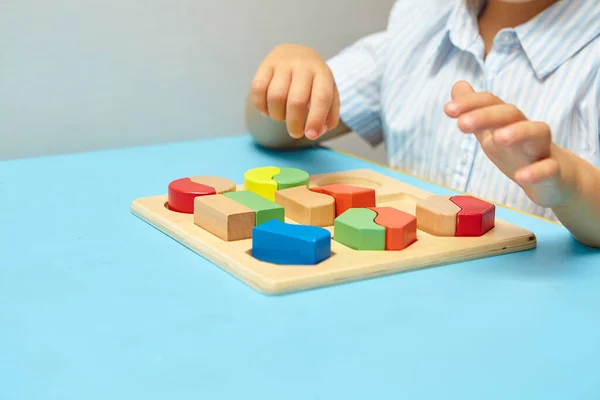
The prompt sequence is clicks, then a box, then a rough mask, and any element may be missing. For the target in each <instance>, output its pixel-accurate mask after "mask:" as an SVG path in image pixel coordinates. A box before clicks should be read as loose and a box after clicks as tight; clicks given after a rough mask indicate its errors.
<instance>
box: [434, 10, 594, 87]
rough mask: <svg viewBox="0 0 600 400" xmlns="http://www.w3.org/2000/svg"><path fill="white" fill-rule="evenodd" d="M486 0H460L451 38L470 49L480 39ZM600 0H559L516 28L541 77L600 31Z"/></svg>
mask: <svg viewBox="0 0 600 400" xmlns="http://www.w3.org/2000/svg"><path fill="white" fill-rule="evenodd" d="M485 3H486V0H458V1H457V3H456V5H455V6H454V7H453V8H452V9H451V10H450V14H449V16H448V19H447V22H446V30H447V35H448V36H447V37H448V39H449V40H450V42H451V43H452V44H453V45H454V46H456V47H458V48H460V49H461V50H464V51H467V50H469V49H470V48H471V46H472V45H473V44H474V43H476V42H477V41H478V40H479V26H478V23H477V16H478V14H479V12H480V11H481V9H482V8H483V6H485ZM599 20H600V1H596V0H587V1H583V0H571V1H569V0H559V1H558V2H556V3H554V4H553V5H552V6H550V7H548V8H547V9H546V10H544V11H543V12H542V13H540V14H539V15H537V16H536V17H535V18H533V19H532V20H531V21H528V22H526V23H525V24H523V25H519V26H517V27H516V28H515V29H514V31H515V32H516V35H517V38H518V40H519V41H520V44H521V47H522V48H523V51H524V52H525V54H526V56H527V58H528V59H529V62H530V64H531V67H532V68H533V70H534V72H535V74H536V76H537V78H538V79H544V78H545V77H547V76H548V75H549V74H551V73H552V72H554V71H555V70H556V69H557V68H558V67H560V66H561V65H562V64H563V63H564V62H566V61H567V60H569V59H570V58H571V57H573V56H574V55H575V54H576V53H577V52H579V51H580V50H581V49H583V48H584V47H585V46H586V45H587V44H589V43H590V42H591V41H592V40H593V39H595V38H596V37H598V36H599V35H600V23H598V21H599Z"/></svg>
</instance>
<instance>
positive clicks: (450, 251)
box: [131, 170, 536, 294]
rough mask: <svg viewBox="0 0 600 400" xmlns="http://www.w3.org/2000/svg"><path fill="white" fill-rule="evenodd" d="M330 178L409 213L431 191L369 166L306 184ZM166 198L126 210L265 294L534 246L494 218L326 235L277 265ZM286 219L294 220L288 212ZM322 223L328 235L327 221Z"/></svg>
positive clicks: (528, 236) (142, 201)
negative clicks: (366, 246) (388, 246)
mask: <svg viewBox="0 0 600 400" xmlns="http://www.w3.org/2000/svg"><path fill="white" fill-rule="evenodd" d="M333 183H340V184H347V185H356V186H363V187H370V188H373V189H375V193H376V198H377V206H390V207H395V208H397V209H400V210H402V211H405V212H408V213H410V214H413V215H415V209H416V204H417V202H418V201H419V200H421V199H424V198H425V197H427V196H430V195H431V193H429V192H426V191H423V190H421V189H418V188H416V187H413V186H411V185H408V184H405V183H402V182H400V181H397V180H395V179H392V178H390V177H388V176H385V175H382V174H379V173H377V172H374V171H371V170H352V171H344V172H336V173H329V174H320V175H313V176H311V177H310V181H309V187H313V186H323V185H328V184H333ZM242 189H243V185H239V186H238V190H242ZM166 202H167V195H166V194H165V195H158V196H152V197H145V198H140V199H137V200H135V201H133V203H132V205H131V210H132V212H133V213H134V214H135V215H137V216H138V217H139V218H141V219H142V220H144V221H146V222H148V223H149V224H151V225H152V226H154V227H155V228H157V229H159V230H160V231H162V232H164V233H165V234H167V235H168V236H170V237H172V238H173V239H175V240H177V241H178V242H180V243H181V244H183V245H185V246H187V247H188V248H190V249H191V250H193V251H195V252H196V253H198V254H200V255H201V256H203V257H204V258H206V259H208V260H210V261H211V262H213V263H214V264H216V265H218V266H219V267H221V268H222V269H224V270H225V271H227V272H229V273H230V274H232V275H233V276H235V277H237V278H238V279H240V280H241V281H243V282H245V283H246V284H248V285H250V286H251V287H253V288H254V289H256V290H258V291H260V292H263V293H267V294H283V293H289V292H295V291H300V290H306V289H311V288H317V287H322V286H329V285H334V284H338V283H343V282H350V281H356V280H361V279H366V278H371V277H376V276H383V275H389V274H393V273H398V272H403V271H409V270H415V269H420V268H426V267H433V266H440V265H446V264H452V263H455V262H461V261H466V260H473V259H478V258H484V257H489V256H495V255H500V254H507V253H513V252H517V251H522V250H528V249H532V248H535V247H536V237H535V235H534V234H533V233H532V232H530V231H528V230H526V229H523V228H521V227H519V226H516V225H513V224H509V223H507V222H504V221H501V220H499V219H496V223H495V227H494V228H493V229H492V230H490V231H489V232H487V233H486V234H485V235H483V236H481V237H436V236H432V235H429V234H427V233H426V232H423V231H421V230H418V231H417V242H415V243H413V244H412V245H411V246H409V247H408V248H406V249H404V250H401V251H357V250H353V249H350V248H348V247H346V246H344V245H342V244H340V243H337V242H336V241H334V240H332V242H331V251H332V255H331V257H330V258H329V259H327V260H325V261H323V262H322V263H320V264H318V265H310V266H306V265H302V266H282V265H274V264H269V263H265V262H261V261H258V260H256V259H254V258H253V257H252V256H251V247H252V239H246V240H240V241H235V242H226V241H223V240H221V239H219V238H218V237H216V236H214V235H212V234H211V233H209V232H207V231H205V230H204V229H202V228H200V227H199V226H197V225H195V224H194V222H193V219H194V216H193V215H190V214H181V213H177V212H173V211H170V210H168V209H167V208H166V207H165V204H166ZM286 222H290V223H295V221H292V220H290V219H289V218H286ZM326 229H328V230H329V231H330V232H331V233H332V236H333V226H331V227H328V228H326Z"/></svg>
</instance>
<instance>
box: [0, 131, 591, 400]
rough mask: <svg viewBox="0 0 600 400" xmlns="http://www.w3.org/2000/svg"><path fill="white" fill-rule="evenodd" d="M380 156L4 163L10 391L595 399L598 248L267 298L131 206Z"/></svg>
mask: <svg viewBox="0 0 600 400" xmlns="http://www.w3.org/2000/svg"><path fill="white" fill-rule="evenodd" d="M264 165H277V166H292V167H298V168H303V169H305V170H306V171H307V172H309V173H311V174H314V173H323V172H331V171H340V170H348V169H355V168H372V169H374V170H376V171H379V172H383V173H385V174H387V175H390V176H392V177H394V178H397V179H400V180H402V181H405V182H407V183H410V184H412V185H415V186H417V187H419V188H422V189H425V190H428V191H430V192H433V193H438V194H448V193H451V192H450V191H448V190H447V189H444V188H440V187H437V186H434V185H431V184H428V183H424V182H421V181H419V180H417V179H415V178H412V177H408V176H405V175H402V174H400V173H396V172H393V171H391V170H388V169H386V168H382V167H379V166H376V165H373V164H370V163H368V162H366V161H362V160H358V159H355V158H353V157H349V156H346V155H343V154H340V153H337V152H333V151H330V150H326V149H311V150H307V151H301V152H286V153H269V152H266V151H264V150H261V149H259V148H257V147H256V146H254V145H253V144H252V142H251V141H250V139H249V138H248V137H246V136H241V137H228V138H219V139H214V140H205V141H198V142H191V143H175V144H167V145H155V146H146V147H139V148H133V149H120V150H110V151H100V152H94V153H87V154H73V155H62V156H51V157H42V158H36V159H26V160H16V161H5V162H2V163H0V193H1V194H2V196H1V197H0V204H1V206H2V207H1V208H0V209H1V211H0V223H1V225H0V226H1V227H2V229H0V246H1V248H0V256H1V258H0V260H1V261H0V399H2V400H5V399H10V400H13V399H44V400H50V399H61V400H66V399H112V400H114V399H144V400H149V399H167V398H168V399H178V400H181V399H290V400H292V399H303V400H306V399H334V398H335V399H338V398H339V399H391V398H394V399H461V400H464V399H488V400H489V399H544V400H548V399H562V400H564V399H599V398H600V378H599V375H598V374H599V372H598V371H599V367H600V312H599V310H600V252H599V251H596V250H592V249H588V248H585V247H584V246H582V245H579V244H578V243H576V242H575V241H574V240H573V239H572V238H571V236H570V235H569V233H568V232H567V231H566V230H565V229H564V228H562V227H561V226H559V225H556V224H552V223H549V222H546V221H543V220H540V219H537V218H533V217H530V216H527V215H524V214H521V213H518V212H515V211H510V210H507V209H498V211H497V216H498V217H499V218H501V219H504V220H506V221H509V222H512V223H515V224H518V225H521V226H523V227H524V228H527V229H530V230H532V231H533V232H534V233H535V234H536V235H537V238H538V247H537V249H535V250H532V251H528V252H522V253H515V254H510V255H504V256H497V257H493V258H487V259H483V260H478V261H471V262H463V263H459V264H454V265H448V266H443V267H437V268H430V269H424V270H419V271H414V272H408V273H403V274H397V275H393V276H388V277H382V278H377V279H372V280H367V281H361V282H355V283H350V284H344V285H340V286H334V287H329V288H325V289H317V290H312V291H306V292H301V293H296V294H291V295H285V296H267V295H263V294H261V293H258V292H256V291H254V290H252V289H250V288H249V287H247V286H246V285H245V284H243V283H241V282H239V281H238V280H236V279H235V278H233V277H231V276H230V275H228V274H227V273H226V272H224V271H222V270H221V269H220V268H218V267H216V266H214V265H213V264H210V263H209V262H207V261H206V260H204V259H203V258H202V257H200V256H198V255H196V254H195V253H193V252H192V251H190V250H188V249H187V248H185V247H184V246H182V245H180V244H179V243H177V242H176V241H174V240H172V239H170V238H169V237H168V236H166V235H164V234H162V233H161V232H159V231H158V230H156V229H154V228H153V227H151V226H150V225H148V224H146V223H145V222H143V221H142V220H140V219H138V218H137V217H135V216H134V215H133V214H131V212H130V208H129V207H130V204H131V201H132V200H134V199H135V198H138V197H144V196H152V195H157V194H164V193H166V189H167V184H168V182H170V181H171V180H173V179H175V178H179V177H183V176H190V175H203V174H213V175H220V176H224V177H227V178H230V179H233V180H235V181H236V182H240V183H241V182H242V177H243V173H244V171H246V170H247V169H250V168H253V167H258V166H264Z"/></svg>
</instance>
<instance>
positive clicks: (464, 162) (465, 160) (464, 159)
mask: <svg viewBox="0 0 600 400" xmlns="http://www.w3.org/2000/svg"><path fill="white" fill-rule="evenodd" d="M468 162H469V158H468V157H467V155H466V154H463V155H462V156H461V157H460V165H462V166H463V167H464V166H465V165H467V163H468Z"/></svg>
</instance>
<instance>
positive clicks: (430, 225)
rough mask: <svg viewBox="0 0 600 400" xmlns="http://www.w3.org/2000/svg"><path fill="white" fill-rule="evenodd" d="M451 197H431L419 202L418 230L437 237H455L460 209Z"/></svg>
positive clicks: (417, 210)
mask: <svg viewBox="0 0 600 400" xmlns="http://www.w3.org/2000/svg"><path fill="white" fill-rule="evenodd" d="M450 198H451V196H438V195H433V196H429V197H427V198H425V199H423V200H420V201H419V202H417V208H416V216H417V228H418V229H420V230H422V231H424V232H427V233H429V234H431V235H435V236H454V235H455V234H456V216H457V215H458V212H459V211H460V207H458V206H457V205H456V204H454V203H453V202H452V201H451V200H450Z"/></svg>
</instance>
